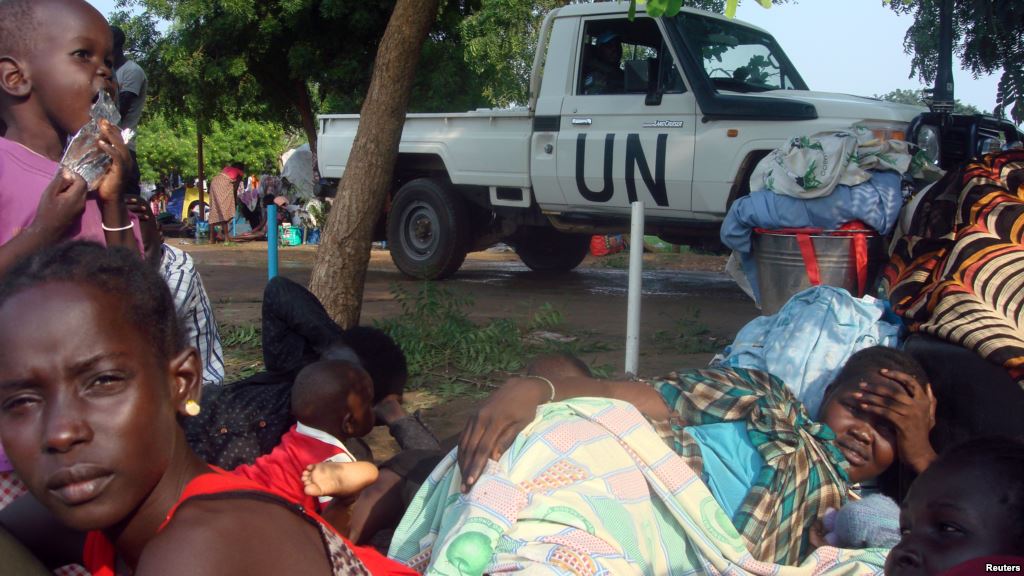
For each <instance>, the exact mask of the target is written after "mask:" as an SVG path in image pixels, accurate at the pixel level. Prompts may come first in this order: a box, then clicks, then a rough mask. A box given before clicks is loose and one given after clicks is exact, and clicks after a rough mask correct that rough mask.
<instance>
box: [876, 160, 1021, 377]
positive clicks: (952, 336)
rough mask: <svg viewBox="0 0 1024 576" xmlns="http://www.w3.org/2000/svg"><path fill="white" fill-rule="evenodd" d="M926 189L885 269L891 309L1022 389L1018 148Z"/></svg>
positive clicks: (914, 328)
mask: <svg viewBox="0 0 1024 576" xmlns="http://www.w3.org/2000/svg"><path fill="white" fill-rule="evenodd" d="M926 194H927V195H928V196H926V197H925V198H923V199H922V201H921V204H920V206H919V208H918V210H917V213H916V214H915V215H914V218H913V221H912V222H911V225H910V229H909V230H908V233H907V235H906V236H904V237H902V238H900V240H898V241H897V242H896V243H895V244H894V246H893V249H892V257H891V259H890V262H889V265H888V266H887V268H886V270H885V272H884V282H883V287H884V289H885V290H886V291H887V292H888V294H889V299H890V301H891V302H892V304H893V308H894V309H895V311H896V312H897V313H898V314H899V315H900V316H902V317H903V318H904V319H905V320H906V322H907V325H908V327H909V328H910V330H911V331H915V332H923V333H926V334H930V335H932V336H935V337H938V338H942V339H944V340H947V341H949V342H952V343H954V344H958V345H961V346H964V347H966V348H968V349H970V350H974V351H975V352H977V353H978V354H980V355H981V356H982V357H983V358H985V359H987V360H989V361H991V362H994V363H996V364H999V365H1001V366H1003V367H1004V368H1006V370H1007V371H1008V372H1009V373H1010V375H1011V377H1013V378H1014V379H1016V380H1017V382H1018V383H1020V384H1021V385H1022V386H1024V330H1022V326H1021V323H1022V316H1021V314H1022V311H1024V246H1022V244H1021V240H1022V236H1024V151H1020V150H1013V151H1008V152H1001V153H997V154H990V155H987V156H985V157H983V158H982V159H981V160H979V161H977V162H974V163H971V164H967V165H966V166H964V167H962V168H961V169H960V170H957V171H951V172H950V173H949V174H947V175H946V176H945V177H944V178H943V179H942V180H941V181H939V182H938V183H936V185H935V186H933V187H932V188H931V189H930V190H928V191H927V192H926Z"/></svg>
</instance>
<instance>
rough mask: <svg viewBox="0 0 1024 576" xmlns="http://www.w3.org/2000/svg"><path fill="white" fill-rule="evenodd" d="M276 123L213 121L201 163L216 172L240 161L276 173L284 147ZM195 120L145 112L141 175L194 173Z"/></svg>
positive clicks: (156, 178) (149, 177)
mask: <svg viewBox="0 0 1024 576" xmlns="http://www.w3.org/2000/svg"><path fill="white" fill-rule="evenodd" d="M285 140H286V139H285V131H284V128H283V127H282V126H281V125H280V124H274V123H271V122H264V121H257V120H235V121H225V122H220V121H214V122H213V123H212V124H211V130H210V131H209V133H208V134H207V135H206V141H205V151H206V153H205V155H204V168H205V172H206V174H207V175H212V174H216V173H217V172H219V171H220V170H221V168H223V167H224V166H226V165H227V164H229V163H231V162H242V163H244V164H245V166H246V168H247V169H248V170H250V171H253V172H276V171H277V169H278V166H277V163H278V158H279V157H280V155H281V154H282V153H283V152H284V151H285V148H286V146H287V144H286V141H285ZM195 150H196V123H195V121H194V120H189V119H185V120H178V121H171V120H168V117H167V116H165V115H164V114H160V113H155V114H150V115H147V117H146V120H145V121H144V122H143V123H142V124H141V125H140V126H139V135H138V158H139V171H140V172H141V174H142V179H143V180H144V181H147V182H157V181H159V179H160V177H161V176H163V175H167V174H170V173H171V172H177V173H179V174H183V175H187V176H195V175H196V174H198V173H199V172H198V169H197V164H196V153H195Z"/></svg>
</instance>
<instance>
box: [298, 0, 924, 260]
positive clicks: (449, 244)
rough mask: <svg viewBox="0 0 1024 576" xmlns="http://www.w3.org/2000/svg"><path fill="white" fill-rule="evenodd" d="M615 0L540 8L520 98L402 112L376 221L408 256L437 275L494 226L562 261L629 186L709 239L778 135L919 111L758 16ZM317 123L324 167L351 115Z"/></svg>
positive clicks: (662, 221) (394, 248) (692, 233)
mask: <svg viewBox="0 0 1024 576" xmlns="http://www.w3.org/2000/svg"><path fill="white" fill-rule="evenodd" d="M627 10H628V4H627V3H619V2H601V3H595V4H580V5H572V6H566V7H563V8H560V9H556V10H553V11H552V12H551V13H550V14H548V15H547V17H546V19H545V20H544V24H543V26H542V28H541V33H540V38H539V39H538V49H537V55H536V57H535V59H534V65H533V71H532V76H531V80H530V101H529V104H528V106H527V107H526V108H524V109H510V110H499V109H494V110H491V109H484V110H476V111H473V112H465V113H457V114H410V115H409V116H408V118H407V120H406V122H405V128H404V130H403V132H402V141H401V145H400V147H399V156H398V163H397V165H396V166H395V174H394V184H393V188H392V190H391V196H390V202H389V203H388V204H389V213H388V214H387V217H386V221H385V220H384V219H383V218H382V222H385V223H386V225H382V226H378V229H379V230H378V232H379V233H378V236H380V237H379V238H378V239H386V240H387V242H388V247H389V248H390V250H391V256H392V259H393V260H394V262H395V264H396V265H397V266H398V268H399V269H400V270H401V271H402V272H404V273H405V274H408V275H410V276H414V277H418V278H427V279H437V278H443V277H446V276H448V275H451V274H452V273H454V272H456V271H457V270H458V269H459V266H461V264H462V262H463V260H464V259H465V257H466V253H467V252H471V251H475V250H483V249H485V248H487V247H489V246H491V245H493V244H495V243H497V242H499V241H500V242H506V243H508V244H510V245H511V246H513V247H514V248H515V250H516V252H517V253H518V255H519V257H520V258H521V259H522V260H523V262H524V263H525V264H526V265H527V266H529V267H530V268H532V269H534V270H544V271H560V270H563V271H564V270H571V269H572V268H574V267H575V266H576V265H578V264H579V263H580V262H581V261H582V260H583V258H584V256H586V253H587V249H588V246H589V238H590V236H591V235H593V234H604V233H613V232H623V231H627V230H628V228H629V216H630V202H632V201H634V200H642V201H643V202H644V206H645V212H646V232H647V233H648V234H657V235H658V236H660V237H661V238H662V239H664V240H666V241H668V242H672V243H687V244H693V243H701V242H703V241H706V240H708V239H716V240H717V236H718V229H719V226H720V223H721V221H722V220H723V219H724V217H725V214H726V211H727V210H728V208H729V205H730V204H731V203H732V202H733V201H734V200H735V199H736V198H738V197H740V196H743V195H745V194H747V193H749V191H750V190H749V183H748V180H749V175H750V172H751V170H753V168H754V166H755V165H756V164H757V162H758V161H759V160H760V159H761V158H762V157H764V156H765V155H766V154H767V153H768V152H770V151H771V150H772V149H774V148H776V147H777V146H779V145H781V144H783V143H784V142H786V141H787V140H789V139H790V138H793V137H795V136H800V135H809V134H812V133H815V132H819V131H821V130H828V129H839V128H846V127H849V126H851V125H853V124H861V125H864V126H866V127H868V128H870V129H872V130H874V131H875V132H876V133H877V134H878V135H879V136H884V137H886V138H903V137H904V135H905V133H906V129H907V126H908V123H909V122H910V121H911V120H912V119H913V118H914V117H915V116H917V115H918V114H919V113H921V112H924V111H925V109H924V108H919V107H915V106H906V105H901V104H893V103H888V102H882V101H879V100H875V99H871V98H861V97H857V96H848V95H845V94H832V93H825V92H813V91H810V90H808V89H807V85H806V84H805V83H804V81H803V79H802V78H801V77H800V74H799V73H798V72H797V70H796V68H795V67H794V66H793V63H792V62H790V60H789V58H787V57H786V54H785V53H784V52H783V51H782V48H780V47H779V45H778V43H777V42H776V41H775V39H774V38H772V36H771V35H770V34H769V33H768V32H766V31H764V30H761V29H759V28H756V27H754V26H750V25H747V24H743V23H741V22H738V21H736V20H728V19H726V18H724V17H722V16H719V15H716V14H712V13H708V12H702V11H698V10H690V9H684V10H683V11H682V12H680V13H679V14H678V15H677V16H674V17H672V18H650V17H647V16H646V15H644V14H637V16H636V18H635V19H634V20H629V19H628V18H627ZM867 73H870V70H850V74H867ZM319 121H320V133H319V136H318V151H319V168H320V174H321V175H322V176H323V177H324V178H326V179H328V183H332V182H331V180H333V179H339V178H341V176H342V174H343V173H344V171H345V164H346V162H347V161H348V156H349V151H350V150H351V148H352V141H353V139H354V138H355V133H356V127H357V125H358V122H359V116H358V115H324V116H320V117H319Z"/></svg>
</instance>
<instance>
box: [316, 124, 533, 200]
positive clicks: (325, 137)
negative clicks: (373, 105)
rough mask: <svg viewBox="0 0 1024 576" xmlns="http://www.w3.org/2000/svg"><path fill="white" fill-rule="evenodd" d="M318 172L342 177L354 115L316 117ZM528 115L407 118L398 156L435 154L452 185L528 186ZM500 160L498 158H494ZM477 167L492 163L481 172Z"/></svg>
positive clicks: (352, 138) (326, 175)
mask: <svg viewBox="0 0 1024 576" xmlns="http://www.w3.org/2000/svg"><path fill="white" fill-rule="evenodd" d="M319 120H320V132H319V135H318V136H317V146H318V156H319V157H320V173H321V176H323V177H324V178H341V175H342V174H343V173H344V172H345V166H346V164H347V163H348V154H349V151H350V150H351V148H352V142H353V140H354V139H355V134H356V129H357V127H358V125H359V115H358V114H326V115H321V116H319ZM531 124H532V118H531V116H530V113H529V112H528V111H527V110H525V109H521V110H491V109H481V110H475V111H472V112H462V113H456V114H409V115H407V116H406V122H405V128H404V130H403V132H402V141H401V144H400V146H399V153H400V154H425V155H436V156H437V157H439V158H440V159H441V160H442V161H443V162H444V164H445V166H446V167H447V171H448V174H449V176H450V177H451V180H452V183H454V184H474V185H482V186H510V187H518V188H525V187H528V186H530V134H531V132H532V125H531ZM497 159H500V161H496V160H497ZM480 166H488V167H490V168H489V170H488V171H486V172H482V171H480V170H479V167H480Z"/></svg>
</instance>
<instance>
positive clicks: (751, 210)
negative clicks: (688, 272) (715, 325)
mask: <svg viewBox="0 0 1024 576" xmlns="http://www.w3.org/2000/svg"><path fill="white" fill-rule="evenodd" d="M940 176H941V171H940V170H939V169H938V168H936V167H935V166H934V165H932V164H931V163H930V162H928V161H927V158H926V156H924V154H923V153H922V152H921V151H920V150H915V149H914V148H913V147H912V146H911V145H909V144H908V143H906V142H904V141H901V140H881V139H879V138H877V137H876V136H875V135H874V134H873V133H872V132H871V131H870V130H867V129H865V128H863V127H859V126H855V127H852V128H850V129H847V130H841V131H830V132H820V133H817V134H814V135H811V136H801V137H798V138H794V139H792V140H791V141H789V142H787V143H786V144H785V145H783V146H781V147H779V148H777V149H776V150H774V151H772V153H770V154H769V155H768V156H766V157H765V158H764V159H762V160H761V162H759V163H758V165H757V167H756V168H755V169H754V171H753V173H752V174H751V177H750V190H751V191H752V192H751V193H750V194H749V195H747V196H743V197H741V198H738V199H737V200H736V201H735V202H733V204H732V206H730V208H729V212H728V214H727V215H726V217H725V221H724V222H723V223H722V229H721V240H722V243H723V244H725V245H726V246H728V247H729V248H731V249H732V250H733V252H734V256H735V257H738V260H739V262H738V263H733V265H732V266H730V267H729V270H730V272H731V273H733V275H734V277H736V279H737V282H739V283H740V285H741V286H744V287H745V289H746V286H749V291H748V293H749V294H750V296H751V297H752V298H753V299H754V301H755V302H757V303H758V304H760V302H761V294H760V288H759V286H758V277H757V266H756V263H755V261H754V257H753V247H752V242H751V239H752V234H753V232H754V230H755V229H766V230H778V229H814V230H837V229H839V228H840V227H842V226H843V225H844V224H846V223H848V222H853V221H859V222H862V223H863V224H865V225H866V226H867V227H869V228H870V229H873V230H876V231H877V232H878V233H879V234H881V235H886V234H889V233H890V232H891V231H892V229H893V227H894V226H895V224H896V221H897V220H898V218H899V213H900V208H901V207H902V206H903V202H904V199H905V196H906V195H909V192H910V189H911V187H912V185H913V183H914V182H932V181H935V180H937V179H938V178H939V177H940ZM733 271H735V272H733Z"/></svg>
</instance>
